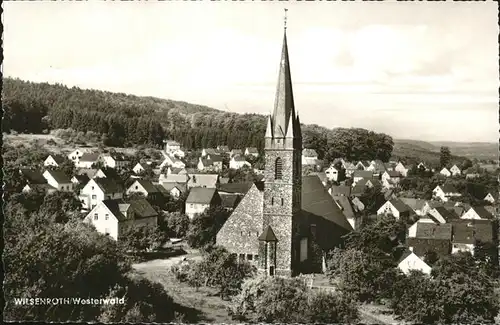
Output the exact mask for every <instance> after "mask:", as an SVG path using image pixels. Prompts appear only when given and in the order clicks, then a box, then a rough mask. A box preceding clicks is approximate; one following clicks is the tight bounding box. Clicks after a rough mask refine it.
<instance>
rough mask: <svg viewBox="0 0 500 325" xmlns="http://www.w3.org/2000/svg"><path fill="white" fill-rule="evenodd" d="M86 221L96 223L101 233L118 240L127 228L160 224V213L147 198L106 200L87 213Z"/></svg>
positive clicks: (95, 225) (96, 227)
mask: <svg viewBox="0 0 500 325" xmlns="http://www.w3.org/2000/svg"><path fill="white" fill-rule="evenodd" d="M84 222H86V223H90V224H92V225H94V227H95V229H96V230H97V231H98V232H100V233H101V234H105V235H109V236H110V237H111V238H113V239H114V240H118V238H120V235H121V234H123V232H124V231H126V228H129V227H140V226H145V225H148V226H156V225H158V213H157V212H156V211H155V209H154V208H153V207H152V206H151V204H149V203H148V201H146V200H145V199H139V200H130V201H125V200H123V199H117V200H104V201H101V202H99V203H98V204H97V205H96V206H95V207H94V208H93V209H92V210H91V211H90V212H89V213H88V214H87V216H86V217H85V219H84Z"/></svg>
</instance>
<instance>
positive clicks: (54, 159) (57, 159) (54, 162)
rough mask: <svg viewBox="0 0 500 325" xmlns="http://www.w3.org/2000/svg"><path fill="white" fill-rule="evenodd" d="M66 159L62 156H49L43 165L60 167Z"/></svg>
mask: <svg viewBox="0 0 500 325" xmlns="http://www.w3.org/2000/svg"><path fill="white" fill-rule="evenodd" d="M65 159H66V158H65V157H64V156H61V155H54V154H52V155H49V156H48V157H47V158H46V159H45V160H44V162H43V165H44V166H45V167H49V166H52V167H59V166H60V165H61V164H62V163H63V162H64V160H65Z"/></svg>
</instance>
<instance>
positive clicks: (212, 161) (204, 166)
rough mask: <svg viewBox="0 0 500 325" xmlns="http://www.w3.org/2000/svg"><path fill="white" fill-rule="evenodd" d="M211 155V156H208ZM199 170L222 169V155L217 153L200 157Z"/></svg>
mask: <svg viewBox="0 0 500 325" xmlns="http://www.w3.org/2000/svg"><path fill="white" fill-rule="evenodd" d="M207 157H210V158H207ZM197 167H198V170H200V171H202V170H211V171H216V172H218V171H220V170H222V157H220V156H217V155H207V156H205V158H202V157H200V158H199V161H198V165H197Z"/></svg>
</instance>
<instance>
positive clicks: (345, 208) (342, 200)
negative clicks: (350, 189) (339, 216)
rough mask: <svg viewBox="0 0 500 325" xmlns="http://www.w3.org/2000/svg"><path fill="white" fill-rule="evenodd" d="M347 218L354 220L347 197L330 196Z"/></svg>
mask: <svg viewBox="0 0 500 325" xmlns="http://www.w3.org/2000/svg"><path fill="white" fill-rule="evenodd" d="M332 197H333V200H334V201H335V202H336V203H337V205H338V206H339V208H340V209H341V210H342V212H343V213H344V215H345V216H346V217H347V218H354V210H353V207H352V205H351V201H350V200H349V198H348V197H347V196H332Z"/></svg>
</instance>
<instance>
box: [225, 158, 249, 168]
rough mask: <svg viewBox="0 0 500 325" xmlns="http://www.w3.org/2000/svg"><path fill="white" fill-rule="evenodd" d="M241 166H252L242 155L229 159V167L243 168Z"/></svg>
mask: <svg viewBox="0 0 500 325" xmlns="http://www.w3.org/2000/svg"><path fill="white" fill-rule="evenodd" d="M243 166H248V167H252V164H250V163H249V162H248V161H246V160H245V157H243V156H233V157H232V158H231V160H230V161H229V168H232V169H240V168H243Z"/></svg>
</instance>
